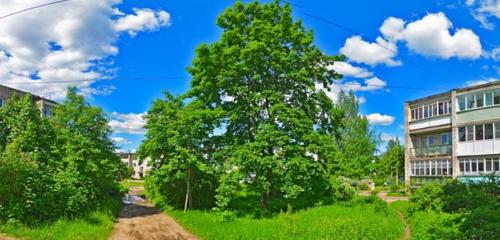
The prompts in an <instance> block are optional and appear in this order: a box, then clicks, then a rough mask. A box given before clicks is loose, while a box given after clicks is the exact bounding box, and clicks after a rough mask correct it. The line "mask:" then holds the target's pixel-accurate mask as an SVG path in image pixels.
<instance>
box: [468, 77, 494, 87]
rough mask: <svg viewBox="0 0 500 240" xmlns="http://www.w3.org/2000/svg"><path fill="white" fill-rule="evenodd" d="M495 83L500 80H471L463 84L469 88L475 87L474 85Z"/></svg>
mask: <svg viewBox="0 0 500 240" xmlns="http://www.w3.org/2000/svg"><path fill="white" fill-rule="evenodd" d="M496 81H500V79H496V78H485V79H478V80H472V81H467V82H465V85H466V86H467V87H470V86H476V85H481V84H486V83H490V82H496Z"/></svg>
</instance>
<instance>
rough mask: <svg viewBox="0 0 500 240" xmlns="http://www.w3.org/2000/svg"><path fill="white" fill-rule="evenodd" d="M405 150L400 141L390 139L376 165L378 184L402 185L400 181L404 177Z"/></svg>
mask: <svg viewBox="0 0 500 240" xmlns="http://www.w3.org/2000/svg"><path fill="white" fill-rule="evenodd" d="M404 166H405V149H404V146H403V145H402V144H401V143H400V142H399V139H398V138H396V139H390V140H389V141H388V142H387V148H386V151H385V152H384V153H382V155H381V156H380V157H379V158H377V160H376V162H375V163H374V167H375V171H376V173H377V175H376V178H377V179H378V181H377V183H378V184H380V183H384V182H389V183H390V184H391V186H396V187H398V185H399V184H400V182H399V179H400V178H403V177H404Z"/></svg>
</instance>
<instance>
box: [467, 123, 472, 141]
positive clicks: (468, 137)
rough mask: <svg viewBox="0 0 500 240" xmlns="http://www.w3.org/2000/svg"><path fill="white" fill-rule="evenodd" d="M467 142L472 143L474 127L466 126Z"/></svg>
mask: <svg viewBox="0 0 500 240" xmlns="http://www.w3.org/2000/svg"><path fill="white" fill-rule="evenodd" d="M466 129H467V141H474V126H472V125H471V126H467V127H466Z"/></svg>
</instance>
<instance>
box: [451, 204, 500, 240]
mask: <svg viewBox="0 0 500 240" xmlns="http://www.w3.org/2000/svg"><path fill="white" fill-rule="evenodd" d="M499 207H500V206H496V207H495V206H482V207H478V208H476V209H474V210H472V211H471V213H469V214H467V215H466V216H465V219H464V222H463V223H462V225H461V227H460V230H461V232H462V233H463V238H464V239H484V240H489V239H491V240H494V239H500V208H499Z"/></svg>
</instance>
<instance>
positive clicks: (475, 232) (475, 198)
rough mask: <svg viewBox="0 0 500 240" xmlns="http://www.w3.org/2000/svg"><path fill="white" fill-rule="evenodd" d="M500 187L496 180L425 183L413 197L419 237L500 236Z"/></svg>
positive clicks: (466, 237)
mask: <svg viewBox="0 0 500 240" xmlns="http://www.w3.org/2000/svg"><path fill="white" fill-rule="evenodd" d="M499 189H500V187H499V186H498V184H496V180H493V181H491V180H490V181H484V182H481V183H468V184H466V183H462V182H458V181H452V182H449V183H447V184H446V185H439V184H436V183H434V184H429V185H424V186H423V187H421V188H420V189H418V190H417V192H416V193H415V194H414V195H412V196H411V197H410V202H411V204H410V208H409V213H410V214H411V219H412V222H414V223H412V226H413V225H415V226H413V227H414V228H416V231H419V235H418V236H422V237H421V238H417V239H498V238H499V237H500V225H499V222H500V219H499V216H500V215H499V214H500V210H499V209H500V204H499V200H500V198H499V195H498V193H499V192H500V191H499Z"/></svg>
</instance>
